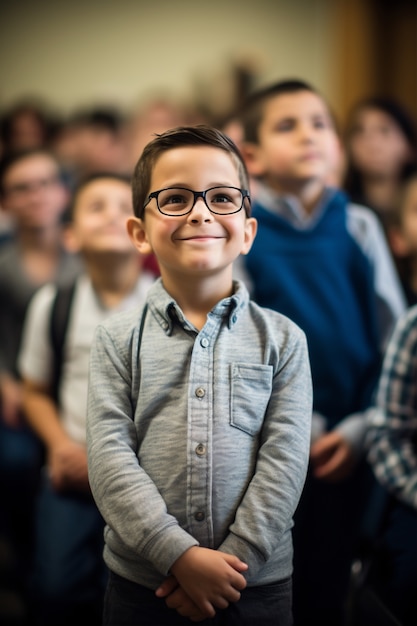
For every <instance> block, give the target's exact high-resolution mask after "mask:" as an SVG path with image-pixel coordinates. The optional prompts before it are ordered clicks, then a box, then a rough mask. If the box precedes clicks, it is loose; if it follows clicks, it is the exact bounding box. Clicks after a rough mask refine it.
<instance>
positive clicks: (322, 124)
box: [313, 117, 329, 128]
mask: <svg viewBox="0 0 417 626" xmlns="http://www.w3.org/2000/svg"><path fill="white" fill-rule="evenodd" d="M313 125H314V128H327V127H328V126H329V124H328V122H327V120H325V119H324V118H323V117H316V118H315V119H314V121H313Z"/></svg>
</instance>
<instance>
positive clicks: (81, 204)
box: [66, 178, 134, 254]
mask: <svg viewBox="0 0 417 626" xmlns="http://www.w3.org/2000/svg"><path fill="white" fill-rule="evenodd" d="M132 214H133V206H132V197H131V189H130V185H129V184H128V183H127V182H124V181H122V180H120V181H119V180H116V179H112V178H108V179H107V178H100V179H97V180H93V181H91V182H90V183H88V184H87V185H86V186H85V187H84V188H83V189H81V191H80V192H79V193H78V197H77V199H76V202H75V207H74V212H73V216H72V222H71V224H70V226H69V227H68V229H67V233H66V240H67V245H68V247H69V248H70V249H71V250H72V251H74V252H82V253H84V254H86V253H89V252H94V253H129V254H131V253H132V251H133V250H134V248H133V246H132V242H131V241H130V238H129V236H128V233H127V231H126V221H127V219H128V218H129V217H131V216H132Z"/></svg>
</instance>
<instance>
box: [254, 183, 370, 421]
mask: <svg viewBox="0 0 417 626" xmlns="http://www.w3.org/2000/svg"><path fill="white" fill-rule="evenodd" d="M253 216H254V217H256V218H257V220H258V234H257V236H256V238H255V241H254V244H253V247H252V250H251V252H250V253H249V255H248V256H247V257H246V270H247V271H248V272H249V275H250V277H251V280H252V281H253V288H254V291H253V294H252V297H253V298H254V300H255V301H256V302H258V303H259V304H260V305H261V306H265V307H269V308H271V309H274V310H276V311H279V312H281V313H283V314H285V315H287V316H288V317H290V318H291V319H292V320H294V321H295V322H296V323H297V324H298V325H299V326H300V327H301V328H302V329H303V330H304V332H305V333H306V335H307V340H308V347H309V353H310V361H311V369H312V377H313V388H314V410H315V411H317V412H319V413H321V414H323V415H324V416H325V417H326V418H327V421H328V428H332V427H333V426H334V425H335V424H336V423H338V422H339V421H340V420H342V419H343V417H345V416H346V415H349V414H351V413H355V412H361V411H363V410H364V409H366V408H367V407H368V406H369V404H370V401H371V395H372V390H373V388H374V385H375V383H376V379H377V374H378V372H379V368H380V361H381V351H380V344H381V340H380V337H379V327H380V324H379V319H378V314H377V313H378V311H377V306H378V304H377V300H378V298H377V295H376V292H375V276H374V267H373V265H372V263H371V261H370V258H369V257H368V256H367V255H366V254H365V252H364V251H363V250H362V249H361V247H360V246H359V244H358V242H357V240H355V238H354V237H353V236H352V235H351V233H350V232H349V230H348V228H347V198H346V196H345V195H344V194H343V193H342V192H337V193H334V194H333V195H332V197H331V199H330V201H329V204H328V206H326V208H325V210H324V211H322V213H321V215H320V217H319V219H317V220H316V221H315V222H314V223H312V225H311V227H309V228H300V227H297V225H296V224H294V223H291V222H290V221H289V220H288V219H285V217H283V216H282V215H279V214H277V213H274V212H272V211H271V210H268V209H266V208H264V207H262V206H260V205H259V204H255V206H254V208H253Z"/></svg>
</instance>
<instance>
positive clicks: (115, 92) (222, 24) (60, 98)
mask: <svg viewBox="0 0 417 626" xmlns="http://www.w3.org/2000/svg"><path fill="white" fill-rule="evenodd" d="M2 5H3V7H5V8H1V9H0V23H1V37H0V109H2V108H5V107H7V106H9V105H10V104H12V103H13V102H14V101H15V100H16V99H18V98H20V97H22V96H26V95H28V94H30V95H36V96H39V97H42V98H43V99H44V100H45V101H46V102H47V103H48V104H50V105H51V106H53V107H54V108H57V109H58V110H59V111H60V112H63V113H67V112H71V111H72V110H73V109H75V108H77V107H78V106H81V105H85V104H90V103H92V102H93V103H96V102H101V103H103V102H106V103H107V102H111V103H115V104H117V105H120V106H122V107H124V108H126V109H130V107H132V106H135V105H136V103H138V102H140V101H141V100H143V99H145V98H146V97H147V96H148V95H150V94H152V93H155V92H162V91H165V92H167V93H168V94H170V95H172V96H173V97H175V98H178V99H181V100H183V99H193V98H194V97H195V96H196V95H197V96H198V97H200V98H203V99H208V100H209V101H212V102H213V103H215V102H216V101H218V100H219V99H220V97H221V96H223V95H224V96H227V93H228V89H229V88H230V84H229V83H230V81H229V76H230V66H231V64H232V63H233V62H235V61H236V60H240V59H251V62H253V63H255V65H256V67H258V69H259V72H260V73H259V82H261V83H266V82H269V81H270V80H276V79H279V78H284V77H289V76H297V77H300V78H304V79H306V80H309V81H311V82H312V83H313V84H315V85H316V87H318V88H319V89H321V90H322V91H323V93H324V94H325V95H326V96H327V97H329V98H330V100H331V96H332V84H331V80H332V76H333V72H332V70H331V63H332V46H333V43H334V42H333V41H332V28H331V23H330V21H331V19H330V18H331V16H330V14H329V7H330V8H331V7H332V5H333V1H332V0H113V1H112V0H71V1H69V2H59V1H58V0H56V1H53V2H52V1H50V0H37V1H33V0H31V1H30V2H29V1H28V0H13V2H4V3H2ZM5 5H6V6H5Z"/></svg>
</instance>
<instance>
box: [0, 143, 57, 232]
mask: <svg viewBox="0 0 417 626" xmlns="http://www.w3.org/2000/svg"><path fill="white" fill-rule="evenodd" d="M3 188H4V195H3V198H2V206H3V208H4V209H5V210H6V211H8V212H9V213H10V215H11V216H12V217H13V219H15V220H16V222H17V224H18V225H20V226H22V227H25V228H34V229H37V228H44V227H47V226H51V225H53V224H56V223H57V222H58V221H59V218H60V216H61V214H62V212H63V210H64V208H65V205H66V202H67V200H68V194H67V192H66V189H65V188H64V186H63V185H62V183H61V182H60V179H59V172H58V167H57V165H56V163H55V161H54V160H53V159H52V158H51V157H49V156H48V155H47V154H33V155H30V156H27V157H25V158H23V159H21V160H19V161H17V162H16V163H14V164H13V165H11V166H10V168H9V169H8V170H7V171H6V173H5V176H4V181H3Z"/></svg>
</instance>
